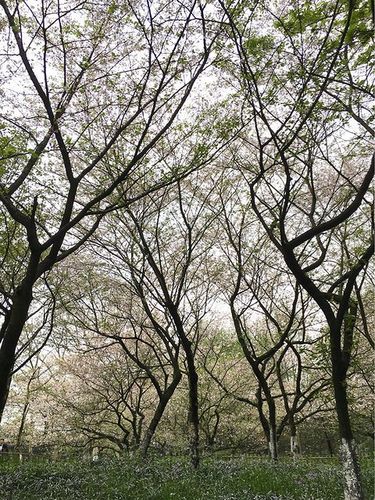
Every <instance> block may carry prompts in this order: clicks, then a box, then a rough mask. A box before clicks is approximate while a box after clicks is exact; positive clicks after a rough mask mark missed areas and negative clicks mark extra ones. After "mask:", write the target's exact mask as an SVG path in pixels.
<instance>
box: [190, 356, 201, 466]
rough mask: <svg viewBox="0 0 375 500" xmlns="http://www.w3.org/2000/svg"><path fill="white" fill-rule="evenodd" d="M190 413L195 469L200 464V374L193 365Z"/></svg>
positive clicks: (192, 461) (191, 447) (191, 446)
mask: <svg viewBox="0 0 375 500" xmlns="http://www.w3.org/2000/svg"><path fill="white" fill-rule="evenodd" d="M188 377H189V414H188V436H189V447H190V459H191V463H192V465H193V468H194V469H197V468H198V466H199V414H198V374H197V372H196V370H195V366H194V360H193V366H192V368H190V369H189V372H188Z"/></svg>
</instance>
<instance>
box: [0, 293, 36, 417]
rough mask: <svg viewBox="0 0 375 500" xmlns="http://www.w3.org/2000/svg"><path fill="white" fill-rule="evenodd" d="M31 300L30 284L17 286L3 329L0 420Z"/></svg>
mask: <svg viewBox="0 0 375 500" xmlns="http://www.w3.org/2000/svg"><path fill="white" fill-rule="evenodd" d="M31 301H32V287H31V286H30V287H27V288H26V287H24V288H22V287H19V288H18V289H17V290H16V292H15V294H14V300H13V305H12V309H11V312H10V316H9V322H8V324H7V327H6V328H5V331H4V338H3V341H2V344H1V347H0V422H1V420H2V417H3V413H4V408H5V405H6V402H7V399H8V394H9V389H10V383H11V379H12V377H11V375H12V371H13V366H14V361H15V359H14V358H15V353H16V348H17V343H18V340H19V338H20V336H21V333H22V330H23V328H24V326H25V323H26V321H27V318H28V312H29V308H30V304H31Z"/></svg>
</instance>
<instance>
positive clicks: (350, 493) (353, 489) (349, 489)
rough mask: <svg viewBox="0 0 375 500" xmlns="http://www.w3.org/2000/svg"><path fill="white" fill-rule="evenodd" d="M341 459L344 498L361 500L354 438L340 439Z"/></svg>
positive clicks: (362, 496)
mask: <svg viewBox="0 0 375 500" xmlns="http://www.w3.org/2000/svg"><path fill="white" fill-rule="evenodd" d="M340 451H341V461H342V466H343V472H344V499H345V500H363V498H364V495H363V491H362V485H361V475H360V469H359V464H358V457H357V453H356V449H355V442H354V439H351V440H349V439H346V438H342V439H341V450H340Z"/></svg>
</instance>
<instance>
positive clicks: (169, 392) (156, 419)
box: [140, 372, 181, 458]
mask: <svg viewBox="0 0 375 500" xmlns="http://www.w3.org/2000/svg"><path fill="white" fill-rule="evenodd" d="M180 380H181V373H180V372H178V373H176V374H175V375H174V377H173V380H172V383H171V384H170V385H169V386H168V387H167V389H166V390H165V392H164V393H163V394H162V395H161V396H160V398H159V403H158V406H157V407H156V410H155V413H154V416H153V417H152V420H151V422H150V424H149V426H148V428H147V430H146V432H145V435H144V438H143V441H142V443H141V446H140V455H141V457H142V458H146V456H147V452H148V449H149V447H150V444H151V440H152V438H153V436H154V434H155V431H156V428H157V426H158V425H159V423H160V420H161V418H162V416H163V413H164V410H165V408H166V406H167V404H168V402H169V400H170V399H171V397H172V396H173V393H174V391H175V390H176V387H177V386H178V384H179V383H180Z"/></svg>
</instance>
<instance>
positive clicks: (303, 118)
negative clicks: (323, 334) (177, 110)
mask: <svg viewBox="0 0 375 500" xmlns="http://www.w3.org/2000/svg"><path fill="white" fill-rule="evenodd" d="M221 4H222V6H223V9H224V10H225V12H226V15H227V20H228V25H229V30H230V37H231V39H232V40H233V44H234V47H235V50H236V52H237V54H238V58H239V68H240V74H241V78H242V92H243V99H244V101H245V102H246V103H247V105H248V108H249V112H250V113H251V114H252V116H253V119H254V122H253V123H254V131H253V133H251V134H249V138H248V139H247V141H246V148H247V158H246V159H244V155H243V153H244V149H245V148H244V149H242V151H241V153H242V155H241V154H240V155H238V156H237V159H236V164H237V165H241V169H242V172H243V175H244V177H245V178H246V179H247V182H248V186H249V191H250V196H251V204H252V209H253V210H254V212H255V213H256V215H257V217H258V219H259V221H260V222H261V224H262V226H263V228H264V230H265V232H266V234H267V235H268V237H269V238H270V240H271V241H272V242H273V244H274V245H275V247H276V248H277V249H278V250H279V252H280V253H281V255H282V256H283V258H284V260H285V263H286V264H287V266H288V268H289V269H290V271H291V272H292V273H293V275H294V276H295V278H296V280H297V282H298V283H299V284H300V285H301V286H302V287H303V288H304V289H305V290H306V291H307V293H308V294H309V295H310V296H311V297H312V298H313V299H314V301H315V302H316V303H317V304H318V305H319V307H320V309H321V311H322V313H323V314H324V317H325V319H326V322H327V326H328V329H329V335H330V354H331V369H332V385H333V388H334V394H335V401H336V412H337V419H338V424H339V430H340V436H341V446H342V463H343V467H344V492H345V498H347V499H349V498H350V499H361V498H363V493H362V488H361V480H360V471H359V465H358V460H357V456H356V452H355V445H354V441H353V432H352V426H351V422H350V413H349V408H348V397H347V382H346V377H347V372H348V368H349V366H350V361H351V352H352V347H353V332H354V326H355V322H356V319H357V303H356V301H355V299H354V296H353V293H354V290H355V284H356V280H357V278H358V276H359V275H360V274H361V273H362V271H363V269H364V268H365V266H366V264H367V262H368V260H369V258H370V256H371V255H372V253H373V241H372V231H373V227H372V223H371V217H370V216H369V207H370V202H369V201H370V200H369V197H368V194H367V192H368V188H369V186H370V183H371V180H372V178H373V175H374V160H373V159H372V161H370V166H369V167H366V168H365V169H364V168H363V167H364V165H365V162H366V161H367V159H368V154H367V152H366V147H367V140H368V137H369V135H373V134H374V132H373V129H372V128H371V126H370V124H369V122H366V120H365V119H364V118H363V117H364V116H366V114H367V111H366V103H367V100H368V98H369V90H368V89H369V88H370V87H369V85H370V82H369V80H368V78H367V75H368V74H369V73H368V64H369V57H368V44H369V37H368V28H367V24H366V21H365V12H366V9H367V7H365V4H364V3H362V2H358V3H357V4H356V3H354V2H349V3H348V4H344V3H342V2H329V3H328V5H326V4H324V6H323V4H322V3H320V2H317V3H316V4H315V5H314V8H313V9H310V8H308V7H306V6H304V5H301V6H300V5H298V4H297V3H296V4H293V5H291V6H290V7H285V6H284V8H283V6H281V8H275V9H273V10H271V9H267V8H266V12H267V14H268V15H270V16H272V18H273V19H274V20H275V23H274V27H275V28H276V33H275V35H274V36H271V38H270V39H268V42H269V43H268V44H267V46H266V47H265V54H266V56H267V57H268V59H267V67H265V68H264V71H259V68H257V67H256V66H255V65H254V61H253V60H252V51H253V46H252V40H254V38H252V36H253V35H254V31H253V25H252V20H253V18H254V13H253V12H250V10H249V9H247V8H246V7H245V9H242V11H241V10H240V11H236V10H235V9H234V8H233V6H229V7H227V6H226V5H225V4H224V3H223V2H221ZM366 5H367V4H366ZM322 9H324V12H325V13H326V15H325V16H321V13H322ZM358 19H361V24H360V26H357V25H356V21H357V20H358ZM312 31H314V36H313V37H312V36H311V35H312ZM263 40H264V38H263ZM352 54H353V64H351V63H350V59H351V55H352ZM285 65H287V67H288V72H287V73H286V72H285V71H283V67H285ZM363 74H364V75H365V78H364V80H363V81H362V76H361V75H363ZM279 75H281V76H279ZM337 95H342V96H344V98H343V99H340V98H338V99H337V98H336V96H337ZM281 102H282V105H281V104H280V103H281ZM348 103H349V104H348ZM354 103H355V105H354ZM355 109H356V110H357V109H358V110H359V111H356V110H355ZM345 113H346V115H345ZM347 124H348V125H349V126H351V131H350V136H349V137H348V142H349V147H346V145H345V143H344V142H343V134H344V130H345V127H346V125H347ZM359 126H361V127H363V128H362V130H360V131H358V127H359ZM360 134H364V137H363V138H360V137H359V135H360ZM357 142H358V143H359V146H355V144H356V143H357ZM353 156H354V157H356V164H357V165H358V166H357V168H355V167H354V165H353ZM363 170H365V172H364V173H363ZM327 185H328V186H330V188H329V189H327ZM348 220H350V221H351V225H352V227H353V228H355V227H356V226H357V228H358V227H362V228H364V227H366V228H367V231H368V234H369V235H370V238H364V237H363V233H362V234H361V235H360V234H359V233H358V232H357V233H356V231H355V230H353V231H352V232H351V235H352V240H351V248H350V259H346V261H345V265H344V268H340V267H339V269H338V268H337V266H336V267H335V266H334V265H331V256H332V255H333V254H334V253H335V252H336V248H337V246H336V245H335V242H334V235H335V234H337V231H338V230H339V229H340V227H342V224H343V223H345V221H348Z"/></svg>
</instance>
